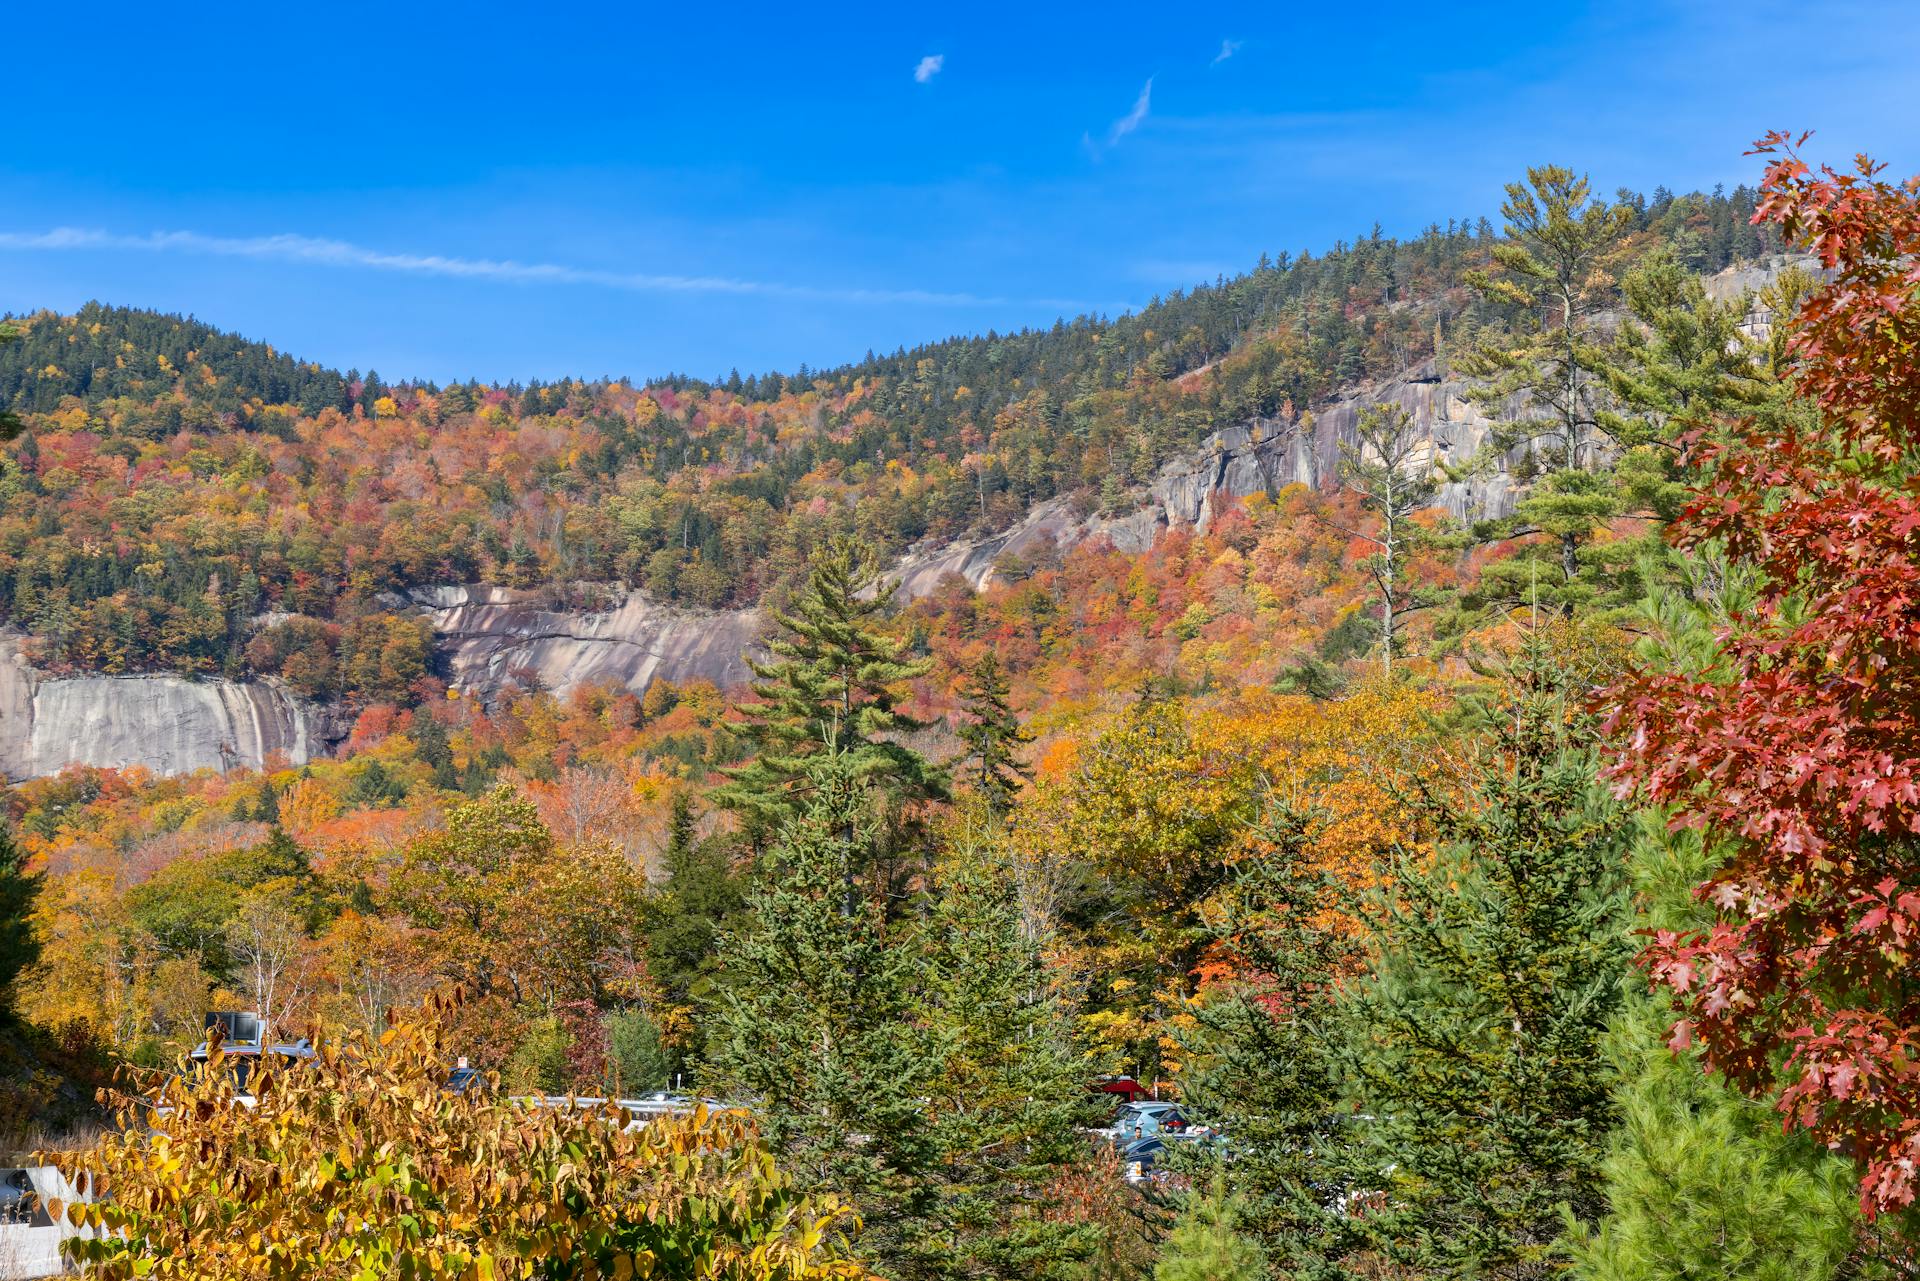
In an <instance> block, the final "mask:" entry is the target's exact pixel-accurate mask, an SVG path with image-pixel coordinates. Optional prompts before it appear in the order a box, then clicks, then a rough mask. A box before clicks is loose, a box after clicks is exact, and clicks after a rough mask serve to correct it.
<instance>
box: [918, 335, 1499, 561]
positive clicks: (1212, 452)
mask: <svg viewBox="0 0 1920 1281" xmlns="http://www.w3.org/2000/svg"><path fill="white" fill-rule="evenodd" d="M1466 392H1467V384H1466V383H1465V382H1463V381H1460V380H1456V379H1446V378H1442V377H1441V376H1440V375H1439V374H1438V373H1436V372H1435V370H1434V368H1433V366H1432V365H1431V364H1425V365H1421V366H1417V367H1415V368H1414V369H1411V370H1408V371H1407V372H1406V373H1405V374H1403V375H1401V376H1400V377H1398V378H1394V379H1391V380H1389V381H1386V382H1384V383H1377V384H1370V385H1363V386H1361V387H1357V388H1355V389H1354V390H1353V391H1351V392H1349V393H1348V394H1347V395H1345V396H1342V397H1340V398H1339V399H1337V400H1332V401H1328V402H1326V403H1324V404H1321V405H1317V406H1315V407H1314V408H1313V409H1312V410H1311V411H1309V412H1307V413H1303V414H1301V415H1299V416H1298V417H1294V418H1262V419H1255V420H1253V421H1251V422H1246V423H1238V424H1235V425H1233V426H1231V427H1224V428H1222V429H1220V430H1219V431H1216V432H1215V433H1214V434H1213V435H1212V436H1211V437H1210V438H1209V439H1208V440H1207V442H1206V443H1205V444H1204V445H1203V446H1202V447H1201V448H1200V449H1199V450H1197V451H1196V452H1194V453H1192V454H1188V455H1186V456H1184V457H1181V458H1176V459H1174V460H1173V461H1171V462H1169V463H1167V464H1166V465H1165V466H1164V467H1162V468H1161V469H1160V472H1159V474H1158V475H1157V476H1155V477H1154V479H1153V481H1152V483H1151V484H1149V485H1148V486H1147V489H1146V493H1145V495H1144V496H1143V499H1142V503H1141V506H1140V507H1139V508H1138V509H1137V510H1135V511H1134V512H1132V513H1130V514H1127V515H1124V516H1104V515H1098V514H1085V513H1082V512H1080V511H1079V510H1078V509H1076V507H1075V505H1074V502H1073V500H1072V499H1070V498H1065V497H1061V498H1053V499H1049V500H1048V501H1046V502H1044V503H1040V504H1039V505H1037V506H1035V507H1034V508H1033V510H1032V511H1030V512H1029V513H1028V514H1027V516H1026V518H1025V519H1024V520H1022V521H1020V522H1019V523H1018V524H1016V525H1014V526H1013V527H1012V528H1010V529H1007V530H1003V531H1001V532H1000V533H998V534H995V535H992V536H991V537H987V538H978V539H968V540H962V541H960V542H956V543H950V544H946V545H944V546H940V547H935V548H928V549H925V550H920V551H916V552H914V553H912V554H910V555H908V556H907V557H906V558H905V559H904V560H902V561H901V563H900V566H899V568H898V569H897V571H896V572H895V575H894V577H895V580H896V581H897V582H898V583H899V586H900V592H901V594H902V595H903V596H908V597H913V596H923V595H925V594H927V593H928V592H931V591H932V590H933V589H934V587H935V585H936V584H938V583H939V581H940V580H941V579H942V578H944V577H945V576H946V575H948V574H956V575H958V576H959V577H961V578H963V579H965V580H966V581H967V582H968V583H970V584H972V586H973V587H974V588H975V589H976V590H978V589H980V588H983V587H985V586H986V585H987V584H988V583H990V582H992V581H993V577H994V574H995V569H994V562H995V561H996V560H998V559H999V558H1000V557H1002V556H1006V555H1011V556H1016V557H1018V556H1029V555H1031V554H1033V553H1034V552H1036V551H1038V550H1040V549H1041V548H1043V547H1044V546H1046V545H1047V544H1049V543H1051V544H1052V545H1054V546H1058V547H1063V548H1064V547H1069V546H1072V545H1073V544H1075V543H1079V542H1084V541H1086V540H1088V539H1092V538H1106V539H1109V540H1111V541H1112V543H1113V545H1114V547H1116V548H1117V549H1119V550H1120V551H1123V552H1142V551H1145V550H1147V549H1148V548H1149V547H1152V546H1153V544H1154V542H1155V541H1156V540H1157V539H1158V538H1159V537H1160V534H1161V533H1162V531H1164V530H1167V529H1173V528H1181V527H1186V528H1192V529H1194V530H1197V531H1199V532H1202V533H1204V532H1206V530H1207V528H1208V526H1210V525H1211V524H1212V523H1213V520H1214V517H1215V515H1216V505H1217V504H1219V503H1221V502H1223V501H1231V500H1236V499H1240V498H1245V497H1247V496H1249V495H1251V494H1259V493H1275V492H1277V491H1279V490H1281V489H1283V488H1285V487H1286V486H1288V485H1293V484H1299V485H1307V486H1310V487H1319V486H1323V485H1327V484H1331V483H1332V481H1333V477H1334V469H1335V467H1336V465H1337V464H1338V461H1339V457H1340V446H1341V445H1342V444H1343V443H1351V442H1352V441H1353V439H1354V428H1355V424H1356V423H1357V422H1358V421H1359V417H1360V414H1361V413H1362V411H1364V410H1365V409H1367V408H1368V407H1370V406H1373V405H1377V404H1382V403H1385V404H1393V405H1398V406H1400V407H1401V408H1403V409H1405V410H1406V411H1407V412H1408V413H1409V414H1410V415H1411V417H1412V423H1413V430H1414V432H1415V433H1416V434H1417V435H1418V436H1420V437H1421V438H1422V439H1423V440H1424V441H1425V443H1426V445H1427V448H1428V449H1429V450H1430V451H1431V452H1432V454H1433V455H1435V456H1436V457H1438V458H1439V459H1440V460H1441V461H1453V462H1464V461H1465V460H1466V459H1468V458H1470V457H1472V456H1474V455H1475V454H1477V453H1479V451H1480V449H1481V447H1482V446H1483V445H1485V444H1486V443H1487V441H1488V439H1489V437H1490V435H1491V433H1492V430H1493V420H1492V418H1491V417H1489V416H1488V415H1487V413H1486V412H1485V409H1484V407H1482V406H1480V405H1476V404H1474V403H1472V402H1470V401H1469V400H1468V399H1467V398H1466ZM1508 461H1509V460H1507V459H1501V460H1499V462H1498V464H1497V466H1496V467H1495V468H1494V469H1493V470H1491V471H1489V472H1486V473H1484V474H1481V475H1478V476H1476V477H1474V478H1473V479H1472V480H1469V481H1465V482H1461V483H1451V484H1447V485H1443V486H1442V487H1441V489H1440V493H1439V496H1438V497H1439V503H1440V505H1442V506H1444V507H1446V508H1447V510H1448V511H1449V512H1451V513H1452V514H1453V515H1454V516H1456V517H1458V518H1460V519H1463V520H1472V519H1484V518H1488V517H1497V516H1504V515H1506V514H1507V513H1508V512H1510V511H1512V509H1513V504H1514V500H1515V494H1514V486H1513V484H1512V482H1511V481H1510V480H1509V478H1508V474H1507V462H1508Z"/></svg>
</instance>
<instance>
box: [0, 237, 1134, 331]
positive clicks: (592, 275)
mask: <svg viewBox="0 0 1920 1281" xmlns="http://www.w3.org/2000/svg"><path fill="white" fill-rule="evenodd" d="M6 249H13V250H21V251H44V252H58V251H68V250H89V249H94V250H124V251H130V252H140V253H161V254H167V253H184V254H212V255H216V256H219V257H225V258H250V259H258V260H265V261H274V262H291V263H302V264H308V265H313V266H321V267H346V268H356V269H361V270H367V271H390V272H400V273H404V274H408V275H416V276H439V277H445V278H450V279H457V280H488V281H500V282H504V283H509V284H528V285H538V284H546V285H587V286H594V287H598V288H603V289H623V290H628V291H631V292H636V293H683V294H723V295H725V294H731V295H736V296H742V297H762V298H786V299H794V300H798V301H803V302H828V303H863V304H901V303H905V304H919V305H927V306H949V307H1003V306H1028V307H1049V308H1057V309H1059V310H1062V311H1094V310H1101V309H1104V308H1108V307H1111V304H1094V303H1086V302H1077V301H1074V300H1071V299H1063V298H1024V299H1022V298H1006V297H998V296H985V295H981V294H971V293H945V292H940V291H937V290H929V289H835V288H823V287H820V286H815V285H793V284H785V283H782V282H779V281H767V280H741V279H738V278H735V277H730V276H684V275H668V274H655V273H649V272H625V271H603V270H599V269H596V268H591V267H570V266H566V265H564V264H560V263H549V262H517V261H515V260H513V259H511V258H455V257H448V256H445V255H442V254H405V253H388V252H385V251H382V250H378V249H369V248H366V247H365V246H363V245H355V244H351V243H349V242H347V241H344V240H327V239H322V238H319V237H314V236H300V235H293V234H282V235H275V236H210V235H206V234H204V233H201V232H197V231H155V232H151V233H149V234H147V235H144V236H140V235H128V234H124V233H120V232H111V231H104V230H101V229H99V228H89V227H55V228H54V229H52V230H51V231H43V232H26V231H0V250H6Z"/></svg>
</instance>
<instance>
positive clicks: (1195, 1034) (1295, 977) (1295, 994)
mask: <svg viewBox="0 0 1920 1281" xmlns="http://www.w3.org/2000/svg"><path fill="white" fill-rule="evenodd" d="M1262 826H1263V828H1264V836H1265V843H1266V844H1267V845H1268V846H1269V847H1270V850H1271V853H1269V854H1268V855H1266V856H1265V857H1263V858H1259V859H1249V860H1247V861H1245V862H1243V863H1241V864H1240V865H1239V866H1238V867H1237V868H1236V870H1235V874H1234V879H1233V881H1232V882H1231V883H1230V884H1229V885H1228V886H1227V887H1226V889H1225V890H1224V892H1222V893H1221V894H1220V895H1219V896H1218V898H1217V900H1216V902H1215V904H1214V906H1213V909H1212V911H1211V912H1210V914H1209V918H1208V923H1207V939H1208V942H1209V944H1210V946H1211V948H1212V950H1213V952H1214V954H1215V955H1216V956H1217V957H1218V958H1219V959H1220V960H1221V961H1222V962H1223V963H1226V964H1230V965H1231V966H1232V967H1233V969H1234V971H1235V972H1236V973H1237V974H1239V975H1242V976H1244V977H1242V978H1241V979H1239V980H1238V981H1237V982H1235V983H1233V984H1232V985H1231V986H1229V987H1227V988H1225V990H1223V991H1220V992H1218V993H1216V994H1215V995H1214V996H1213V997H1212V998H1211V999H1209V1000H1208V1001H1206V1002H1204V1003H1203V1004H1201V1005H1200V1006H1199V1007H1197V1008H1196V1009H1195V1010H1194V1012H1193V1024H1192V1026H1191V1027H1190V1029H1189V1030H1188V1031H1187V1032H1186V1034H1185V1036H1184V1048H1185V1049H1186V1052H1187V1057H1188V1067H1187V1069H1186V1071H1185V1072H1184V1073H1183V1090H1184V1097H1185V1100H1186V1104H1187V1107H1188V1109H1189V1110H1190V1111H1191V1112H1192V1113H1193V1114H1194V1117H1195V1119H1196V1120H1199V1121H1203V1122H1205V1123H1207V1124H1209V1125H1211V1126H1213V1127H1214V1128H1215V1129H1218V1130H1220V1131H1222V1132H1223V1133H1225V1134H1226V1135H1228V1136H1229V1138H1228V1143H1229V1145H1230V1148H1231V1154H1232V1159H1231V1160H1230V1161H1229V1162H1227V1163H1226V1164H1225V1166H1224V1167H1223V1168H1222V1169H1221V1170H1220V1171H1219V1173H1221V1174H1222V1175H1223V1176H1224V1177H1225V1178H1226V1180H1227V1186H1228V1188H1229V1189H1230V1190H1231V1191H1232V1193H1233V1195H1234V1198H1235V1215H1236V1219H1237V1222H1238V1225H1239V1230H1240V1231H1243V1232H1245V1233H1248V1234H1251V1235H1252V1236H1254V1237H1255V1238H1256V1239H1257V1240H1259V1241H1260V1242H1262V1243H1263V1244H1264V1246H1265V1252H1266V1254H1267V1256H1268V1257H1269V1258H1271V1259H1272V1261H1273V1263H1274V1266H1275V1267H1276V1268H1277V1269H1278V1270H1279V1271H1280V1272H1281V1273H1282V1274H1284V1275H1286V1276H1289V1277H1296V1278H1321V1277H1333V1276H1338V1275H1341V1274H1340V1273H1339V1271H1338V1262H1339V1260H1340V1259H1341V1258H1342V1257H1343V1256H1344V1254H1345V1253H1346V1252H1347V1250H1348V1249H1349V1248H1350V1247H1351V1246H1352V1245H1353V1244H1354V1241H1353V1235H1352V1233H1350V1232H1349V1231H1347V1230H1346V1224H1345V1219H1344V1216H1343V1215H1341V1214H1340V1213H1338V1212H1337V1211H1338V1207H1337V1192H1336V1191H1335V1185H1336V1184H1337V1183H1338V1181H1339V1180H1340V1179H1341V1178H1343V1177H1345V1171H1344V1170H1342V1169H1341V1167H1340V1164H1339V1162H1338V1161H1337V1160H1335V1159H1333V1158H1332V1156H1331V1155H1330V1154H1331V1153H1333V1152H1334V1151H1335V1150H1336V1149H1338V1148H1339V1147H1340V1146H1341V1145H1343V1144H1345V1143H1346V1142H1347V1141H1348V1140H1347V1138H1346V1136H1345V1132H1344V1124H1343V1122H1344V1120H1345V1118H1344V1116H1343V1109H1341V1108H1340V1107H1339V1106H1338V1105H1339V1085H1338V1077H1337V1061H1336V1053H1335V1051H1336V1044H1335V1042H1336V1038H1337V1037H1338V1036H1339V1034H1340V1032H1341V1030H1342V1029H1341V1028H1340V1027H1339V1026H1338V1025H1337V1024H1336V1023H1334V1022H1333V1020H1332V1019H1331V1018H1330V1015H1331V1014H1332V1012H1333V1007H1332V1001H1333V996H1334V992H1335V987H1334V984H1335V981H1336V979H1337V978H1338V976H1339V975H1341V974H1342V973H1345V972H1351V970H1353V969H1354V968H1356V967H1357V965H1358V964H1359V962H1360V961H1361V960H1362V957H1361V955H1360V953H1359V949H1360V946H1361V942H1360V940H1359V939H1358V938H1356V937H1355V936H1354V935H1353V934H1352V933H1351V932H1345V931H1340V930H1336V929H1332V928H1329V922H1328V921H1327V917H1326V907H1327V905H1328V904H1329V903H1337V902H1339V901H1341V899H1342V898H1343V897H1344V896H1345V894H1346V891H1345V889H1344V887H1343V886H1342V885H1340V884H1339V883H1338V882H1337V881H1336V880H1335V879H1334V878H1333V877H1331V876H1330V875H1328V874H1327V873H1326V871H1325V870H1324V869H1322V868H1321V867H1320V866H1319V865H1317V864H1316V862H1315V861H1314V860H1313V859H1312V858H1311V857H1310V855H1311V853H1312V850H1313V845H1314V835H1315V820H1314V818H1313V816H1312V815H1309V814H1302V813H1300V812H1297V811H1295V810H1293V809H1291V808H1289V807H1287V806H1285V805H1283V804H1280V803H1278V802H1275V803H1274V804H1273V805H1272V806H1271V807H1270V810H1269V813H1268V814H1267V816H1266V817H1265V819H1264V820H1263V822H1262ZM1213 1155H1214V1154H1213V1153H1212V1152H1211V1151H1210V1150H1209V1149H1206V1148H1204V1147H1198V1146H1196V1147H1194V1148H1191V1149H1187V1150H1184V1151H1182V1152H1180V1153H1177V1154H1175V1156H1174V1158H1173V1159H1172V1163H1174V1164H1176V1165H1178V1166H1180V1167H1183V1168H1185V1169H1187V1170H1188V1171H1189V1172H1191V1173H1194V1174H1196V1175H1198V1176H1204V1175H1206V1174H1207V1173H1208V1172H1209V1171H1210V1170H1211V1169H1212V1167H1213V1165H1214V1162H1213V1159H1212V1158H1213Z"/></svg>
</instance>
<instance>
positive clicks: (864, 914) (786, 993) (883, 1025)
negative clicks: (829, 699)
mask: <svg viewBox="0 0 1920 1281" xmlns="http://www.w3.org/2000/svg"><path fill="white" fill-rule="evenodd" d="M799 768H800V769H801V771H802V776H801V781H802V782H803V784H804V787H805V792H804V795H805V796H806V807H805V809H804V810H802V811H801V812H800V813H799V814H798V815H796V816H795V817H793V818H790V819H788V820H787V822H786V824H785V826H784V827H783V828H782V830H781V834H780V837H779V840H778V841H777V843H776V844H775V845H774V846H773V848H772V849H771V850H770V851H769V852H768V854H767V857H766V859H765V864H764V867H763V869H762V872H763V875H762V879H761V883H760V885H759V886H758V887H757V888H756V889H754V891H753V892H752V893H751V894H750V895H749V896H748V900H747V910H746V918H747V919H746V923H745V924H744V925H743V926H742V927H741V929H740V930H738V931H737V932H735V933H731V934H728V935H727V936H726V937H725V938H723V940H722V941H721V944H720V970H721V984H720V986H719V991H718V992H717V993H716V994H715V995H714V996H713V997H712V998H710V999H709V1000H708V1002H707V1004H706V1025H707V1057H708V1063H709V1074H708V1080H709V1083H710V1086H711V1088H712V1089H713V1090H715V1091H717V1092H719V1093H720V1094H722V1095H723V1096H724V1097H727V1098H730V1099H733V1100H735V1101H737V1102H740V1103H744V1104H747V1105H749V1106H751V1107H752V1108H753V1109H754V1111H755V1114H756V1116H757V1117H758V1119H759V1122H760V1125H761V1128H762V1131H763V1133H764V1134H765V1135H766V1136H767V1138H768V1139H769V1141H771V1142H772V1144H773V1145H774V1146H775V1148H776V1149H777V1150H778V1151H780V1152H781V1153H782V1154H783V1157H782V1165H783V1168H785V1169H787V1170H789V1171H791V1172H792V1173H793V1174H794V1176H795V1178H796V1179H797V1180H798V1181H799V1183H800V1185H801V1186H802V1187H803V1188H804V1189H806V1190H808V1191H812V1190H817V1189H833V1190H835V1191H838V1192H840V1193H842V1194H844V1195H846V1196H848V1197H850V1198H851V1199H852V1200H853V1202H854V1204H855V1205H856V1206H857V1208H858V1209H859V1210H860V1212H861V1214H862V1217H863V1218H864V1220H865V1223H866V1228H865V1231H864V1232H863V1233H862V1237H861V1245H862V1250H863V1252H864V1253H865V1254H866V1255H867V1256H868V1257H870V1258H873V1259H875V1260H877V1261H879V1262H880V1263H881V1264H882V1265H883V1266H884V1267H886V1268H888V1269H892V1270H902V1271H903V1274H905V1271H904V1270H905V1269H910V1268H912V1267H915V1266H917V1262H918V1261H920V1260H923V1258H924V1250H925V1241H924V1239H923V1237H924V1230H925V1226H926V1223H927V1219H928V1213H929V1210H930V1209H931V1206H932V1201H933V1184H932V1181H931V1179H930V1177H929V1174H930V1166H931V1164H932V1162H933V1158H934V1153H935V1144H934V1140H933V1133H932V1126H931V1123H930V1121H929V1118H928V1109H927V1103H926V1099H927V1097H928V1095H929V1094H930V1092H931V1090H932V1088H933V1082H934V1080H935V1078H936V1074H937V1071H938V1067H939V1060H938V1055H937V1054H936V1052H935V1050H934V1046H933V1043H932V1040H931V1038H930V1036H929V1034H928V1033H927V1032H926V1031H924V1030H923V1029H922V1028H921V1027H919V1026H918V1025H917V1024H916V1022H915V1019H914V1013H915V1009H916V1004H917V1001H916V992H917V989H918V988H919V987H920V979H919V976H918V964H917V962H918V957H917V956H916V955H915V953H914V950H913V949H912V947H911V946H909V945H908V943H907V941H906V940H904V939H902V938H900V937H898V936H897V931H894V930H891V929H890V928H889V925H888V922H887V918H886V915H885V913H884V912H883V911H882V910H881V908H880V907H879V906H878V905H877V904H876V903H874V902H873V901H872V899H871V898H857V899H853V900H851V901H850V899H849V896H848V895H847V893H846V889H845V887H846V885H847V884H848V882H849V881H850V879H851V877H852V876H853V873H854V869H855V868H856V867H857V866H858V864H859V862H860V861H861V860H862V859H863V858H864V857H865V856H866V850H867V847H868V843H869V840H870V833H869V832H868V831H867V827H868V825H869V824H870V823H871V821H872V819H871V815H872V813H873V805H872V800H871V797H870V795H869V791H870V788H871V782H870V778H869V772H868V771H867V770H866V769H864V768H863V766H862V763H861V761H860V759H859V758H858V757H856V756H855V755H854V754H852V753H850V752H843V751H839V750H833V749H828V750H824V751H821V752H817V753H814V754H813V755H811V756H810V757H808V758H807V759H805V760H804V761H802V762H800V763H799Z"/></svg>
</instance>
